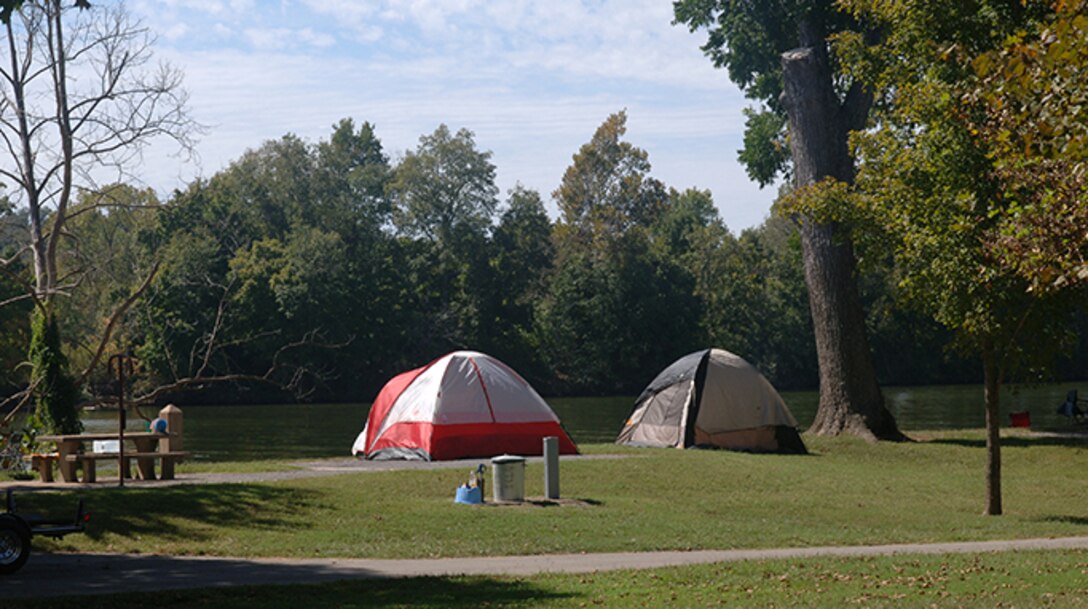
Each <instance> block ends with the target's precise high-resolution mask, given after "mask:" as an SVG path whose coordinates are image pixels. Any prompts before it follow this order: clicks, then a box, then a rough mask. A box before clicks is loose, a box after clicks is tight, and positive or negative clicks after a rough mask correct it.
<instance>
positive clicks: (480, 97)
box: [129, 0, 775, 231]
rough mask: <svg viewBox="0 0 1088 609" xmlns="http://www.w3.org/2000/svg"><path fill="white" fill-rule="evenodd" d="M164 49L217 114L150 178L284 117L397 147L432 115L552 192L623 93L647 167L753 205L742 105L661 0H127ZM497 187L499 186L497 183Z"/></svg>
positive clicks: (232, 147)
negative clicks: (348, 127)
mask: <svg viewBox="0 0 1088 609" xmlns="http://www.w3.org/2000/svg"><path fill="white" fill-rule="evenodd" d="M129 8H130V11H131V12H132V13H134V14H135V15H137V16H139V17H140V18H142V19H143V20H144V22H145V23H146V24H147V25H148V26H149V27H150V28H151V29H152V30H153V31H155V32H156V33H157V34H158V36H159V40H158V43H157V45H156V56H157V57H158V58H160V59H164V60H166V61H168V62H170V63H171V64H173V65H175V66H176V67H179V68H181V69H182V70H183V71H184V72H185V76H186V77H185V86H186V88H187V89H188V91H189V94H190V101H191V107H192V111H193V114H194V117H195V118H196V119H197V120H198V121H200V122H201V123H203V124H205V125H207V126H208V127H209V130H208V133H207V134H206V135H204V136H203V137H202V138H201V141H200V143H199V145H198V148H197V150H198V153H199V162H196V163H193V162H184V163H183V162H181V161H179V159H178V158H176V157H175V156H172V155H171V154H170V153H171V152H173V150H171V149H169V147H168V146H167V145H165V143H163V144H156V145H155V146H153V147H152V148H151V149H150V150H149V151H148V152H147V154H146V155H145V164H144V168H143V169H144V171H143V172H142V173H143V175H144V176H146V177H145V179H146V181H147V182H148V184H149V185H151V186H153V187H155V188H157V189H159V190H160V191H168V190H170V189H172V188H175V187H177V186H179V185H181V184H183V183H184V182H186V181H188V180H190V179H192V178H193V177H196V176H201V175H202V176H209V175H211V174H213V173H215V172H216V171H218V170H219V169H221V168H223V167H224V166H226V165H227V164H228V163H230V162H231V161H232V160H234V159H235V158H237V157H238V156H239V155H240V154H242V153H243V152H244V151H245V150H246V149H248V148H255V147H257V146H259V145H260V144H261V143H262V142H263V141H266V140H269V139H274V138H278V137H280V136H282V135H284V134H285V133H289V132H290V133H294V134H296V135H298V136H301V137H303V138H305V139H307V140H309V141H311V142H316V141H318V140H320V139H323V138H325V137H327V136H328V135H329V133H330V132H331V127H332V125H333V124H334V123H336V122H337V121H339V120H340V119H341V118H345V117H351V118H354V119H355V120H356V122H362V121H370V122H371V123H373V124H374V125H375V127H376V131H377V134H378V136H379V138H381V140H382V143H383V145H384V147H385V150H386V152H387V153H388V154H389V155H390V157H392V158H393V159H394V160H395V159H396V158H397V157H398V156H399V155H402V154H403V153H404V151H406V150H410V149H414V148H415V147H416V145H417V144H418V140H419V137H420V136H421V135H424V134H429V133H431V132H432V131H434V129H435V128H436V127H437V126H438V125H439V124H441V123H445V124H446V125H448V126H449V127H450V128H451V129H454V130H456V129H460V128H462V127H464V128H468V129H469V130H471V131H473V132H474V133H475V134H476V143H477V146H478V147H479V148H480V149H481V150H490V151H491V152H492V153H493V154H494V156H493V157H492V161H493V162H494V163H495V165H496V166H497V168H498V177H497V181H498V186H499V187H500V189H501V190H502V192H503V193H505V192H506V191H507V190H509V189H510V188H511V187H513V186H514V184H516V183H518V182H520V183H522V184H523V185H525V186H527V187H529V188H533V189H536V190H538V191H539V192H540V193H541V194H542V195H543V196H544V198H545V200H546V201H548V204H549V209H550V210H551V211H552V213H553V214H554V212H555V207H554V204H553V203H552V202H551V197H550V194H551V192H552V191H553V190H554V189H555V188H556V186H558V184H559V181H560V179H561V177H562V175H563V171H564V170H565V169H566V167H567V166H568V165H569V164H570V162H571V155H573V154H574V153H575V152H576V151H577V150H578V148H579V147H580V146H581V145H582V144H583V143H585V142H586V141H588V140H589V138H590V137H591V136H592V134H593V131H594V130H595V129H596V127H597V126H598V125H599V124H600V123H601V122H602V121H603V120H604V119H605V118H606V117H607V116H608V115H609V114H611V113H613V112H616V111H619V110H622V109H626V110H627V115H628V121H627V125H628V133H627V139H628V140H629V141H631V142H632V143H633V144H635V145H636V146H639V147H640V148H643V149H645V150H646V151H647V152H648V153H649V156H650V162H651V163H652V165H653V171H652V174H653V175H654V177H656V178H658V179H660V180H662V181H664V182H665V183H666V184H668V185H669V186H672V187H675V188H678V189H683V188H689V187H695V188H700V189H709V190H710V191H711V192H712V193H713V195H714V200H715V202H716V203H717V205H718V208H719V209H720V211H721V215H722V218H723V219H724V220H725V222H726V224H727V225H728V226H729V227H730V228H731V229H733V230H734V231H739V230H741V229H743V228H747V227H750V226H754V225H757V224H759V223H761V222H762V221H763V219H764V218H765V217H766V215H767V213H768V210H769V208H770V203H771V201H772V199H773V198H774V193H775V189H774V187H769V188H766V189H763V190H760V189H759V188H758V186H757V185H756V184H754V183H752V182H750V181H749V180H748V179H747V176H746V175H745V173H744V170H743V168H742V167H741V166H740V165H739V163H738V162H737V160H736V156H737V152H736V151H737V150H738V149H739V148H740V147H741V137H742V133H743V116H742V115H741V110H742V108H744V107H745V106H747V105H750V103H749V101H748V100H745V99H744V97H743V96H742V94H741V93H740V92H739V91H738V90H737V89H736V87H735V86H733V85H732V84H731V83H730V82H729V79H728V78H727V76H726V74H725V73H724V71H721V70H715V69H714V68H713V66H711V64H710V61H709V60H708V59H707V58H706V57H704V56H703V55H702V53H701V51H700V50H699V45H700V44H701V43H702V41H703V38H704V36H703V34H702V33H697V34H691V33H689V32H688V31H687V30H686V29H685V28H684V27H678V26H674V25H672V24H671V20H672V13H671V10H672V3H671V2H670V1H669V0H540V1H537V0H357V1H351V0H291V1H288V0H284V1H257V0H131V1H130V2H129ZM504 196H505V194H504Z"/></svg>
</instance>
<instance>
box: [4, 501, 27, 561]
mask: <svg viewBox="0 0 1088 609" xmlns="http://www.w3.org/2000/svg"><path fill="white" fill-rule="evenodd" d="M29 558H30V528H29V527H27V526H26V523H25V522H23V521H22V520H21V519H19V518H16V517H15V516H12V515H11V514H0V575H6V574H8V573H15V572H16V571H18V570H19V569H22V568H23V565H25V564H26V561H27V559H29Z"/></svg>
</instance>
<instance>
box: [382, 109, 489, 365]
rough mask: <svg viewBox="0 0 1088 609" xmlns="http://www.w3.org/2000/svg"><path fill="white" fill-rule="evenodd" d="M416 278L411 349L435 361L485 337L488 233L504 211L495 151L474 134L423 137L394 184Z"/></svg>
mask: <svg viewBox="0 0 1088 609" xmlns="http://www.w3.org/2000/svg"><path fill="white" fill-rule="evenodd" d="M387 192H388V193H389V195H390V197H391V198H392V202H393V221H394V223H395V225H396V227H397V229H398V232H399V234H400V235H401V237H402V242H401V243H402V245H403V246H404V247H403V256H404V258H403V264H404V266H405V269H406V271H407V273H408V275H409V277H411V279H412V281H411V282H410V286H409V287H408V289H406V290H404V291H402V293H401V298H402V299H403V300H404V301H406V302H407V303H408V307H407V308H408V310H409V311H410V315H411V317H412V318H413V320H414V321H413V323H412V324H411V328H412V329H413V332H412V335H411V336H410V337H406V338H407V343H406V344H404V346H405V347H406V348H408V350H409V352H412V353H415V354H417V357H420V356H424V355H425V356H426V357H428V358H430V357H435V356H437V355H440V354H442V353H443V352H445V351H449V350H450V349H454V348H468V347H471V346H472V345H474V344H478V341H479V340H481V337H482V332H484V330H483V324H484V323H485V322H486V319H487V317H486V312H485V308H486V307H487V303H486V302H485V299H486V298H487V295H488V294H489V292H490V291H491V287H492V283H493V277H492V275H493V272H492V269H491V267H490V265H489V263H488V261H489V257H490V252H489V243H488V230H489V229H490V228H491V225H492V222H493V221H494V216H495V211H496V208H497V206H498V188H497V187H496V186H495V166H494V165H493V164H492V163H491V153H490V152H486V151H480V150H477V148H476V142H475V139H474V136H473V134H472V132H471V131H468V130H467V129H460V130H458V131H457V133H451V132H450V130H449V128H448V127H446V126H445V125H440V126H439V127H438V128H437V129H435V131H434V133H432V134H431V135H426V136H423V137H421V138H420V140H419V146H418V147H417V148H416V150H415V151H412V152H409V153H407V154H406V155H405V157H404V158H403V159H402V160H401V162H400V163H399V164H397V166H396V167H395V168H394V170H393V177H392V179H391V180H390V182H389V184H388V186H387Z"/></svg>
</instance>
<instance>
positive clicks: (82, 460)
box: [37, 431, 189, 482]
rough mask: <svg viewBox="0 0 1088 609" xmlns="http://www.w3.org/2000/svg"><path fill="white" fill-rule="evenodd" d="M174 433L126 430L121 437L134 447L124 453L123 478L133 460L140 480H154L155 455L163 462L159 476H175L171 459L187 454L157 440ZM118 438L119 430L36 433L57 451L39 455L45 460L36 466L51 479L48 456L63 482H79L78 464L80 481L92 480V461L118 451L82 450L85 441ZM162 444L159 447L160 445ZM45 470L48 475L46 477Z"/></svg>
mask: <svg viewBox="0 0 1088 609" xmlns="http://www.w3.org/2000/svg"><path fill="white" fill-rule="evenodd" d="M174 435H176V434H174V433H171V432H167V433H156V432H150V431H142V432H141V431H132V432H125V434H124V440H125V441H126V442H132V444H133V445H134V447H135V450H133V451H129V450H126V451H125V453H124V461H125V462H124V463H123V464H122V466H121V468H120V470H121V471H120V472H119V474H118V475H120V476H124V477H126V478H129V477H131V472H130V469H129V463H130V461H131V460H135V461H136V470H137V473H138V475H139V477H140V479H142V480H154V479H155V460H156V459H158V460H160V461H161V462H162V470H161V475H160V478H161V479H162V480H171V479H173V477H174V463H175V462H176V461H178V460H181V459H183V458H185V457H187V456H188V455H189V453H186V452H182V451H174V450H169V443H166V442H164V443H162V444H160V443H159V441H160V440H166V439H169V438H171V437H172V436H174ZM120 439H121V436H120V434H118V433H117V432H113V433H85V434H69V435H51V436H38V437H37V440H38V441H39V442H54V443H56V445H57V452H56V453H55V454H53V455H40V457H41V458H43V459H44V464H43V465H42V467H41V468H40V469H39V472H41V476H42V481H43V482H49V481H51V479H52V464H51V463H49V462H48V461H49V460H52V459H55V460H56V461H57V469H58V470H59V471H60V476H61V478H62V479H63V480H64V481H65V482H78V481H79V480H78V479H77V477H76V470H77V467H76V466H77V465H82V468H83V482H94V481H95V478H96V475H95V464H96V463H97V462H98V461H101V460H110V459H112V460H114V461H117V460H118V459H120V457H121V456H120V454H119V453H117V452H94V451H90V452H88V451H87V450H85V444H86V443H88V442H95V441H108V440H114V441H119V440H120ZM160 447H161V449H160ZM46 470H48V472H49V475H48V478H49V479H47V477H46V473H45V472H46Z"/></svg>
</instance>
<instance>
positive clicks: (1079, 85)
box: [967, 0, 1088, 291]
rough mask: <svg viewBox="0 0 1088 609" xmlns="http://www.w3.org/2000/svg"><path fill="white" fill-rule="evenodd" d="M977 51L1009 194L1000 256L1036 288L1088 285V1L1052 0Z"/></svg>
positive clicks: (983, 96)
mask: <svg viewBox="0 0 1088 609" xmlns="http://www.w3.org/2000/svg"><path fill="white" fill-rule="evenodd" d="M1031 4H1033V5H1035V6H1040V5H1041V6H1052V7H1053V13H1052V14H1050V15H1047V16H1046V17H1045V18H1042V19H1038V20H1035V21H1034V22H1025V23H1021V24H1018V25H1019V27H1018V29H1017V30H1016V31H1015V32H1014V33H1012V34H1011V35H1010V36H1009V37H1008V38H1007V39H1006V40H1005V42H1004V44H1002V46H1001V47H1000V48H998V49H994V50H992V51H989V52H987V53H983V54H980V55H978V56H977V57H976V58H975V59H974V60H973V61H972V67H973V68H974V70H975V72H976V74H977V75H978V77H979V78H978V80H977V84H975V86H974V88H973V90H971V91H969V92H968V94H967V95H968V98H969V99H970V101H971V102H973V104H975V105H976V107H978V108H979V109H980V111H981V116H980V117H979V118H978V120H977V121H976V122H975V124H974V128H975V129H976V131H977V132H978V136H979V137H980V138H983V139H984V140H985V141H986V145H987V151H988V154H989V155H990V158H992V159H993V163H994V178H995V180H996V181H997V183H998V188H999V189H1000V190H1001V192H1002V196H1003V197H1004V198H1005V199H1007V200H1008V205H1007V208H1006V209H1005V210H1004V211H1003V216H1002V222H1001V227H1000V229H999V230H998V231H997V232H998V235H997V239H996V240H995V242H994V244H993V251H994V255H996V256H998V257H999V258H1000V259H1001V260H1002V262H1003V263H1004V264H1006V265H1008V266H1010V267H1013V268H1015V269H1016V270H1017V272H1018V273H1019V274H1020V275H1021V276H1023V277H1024V278H1025V279H1027V280H1029V281H1031V283H1032V289H1034V290H1044V291H1045V290H1060V289H1065V288H1068V287H1069V286H1070V285H1073V284H1082V285H1083V284H1088V234H1086V233H1085V229H1084V227H1085V226H1088V194H1086V193H1088V85H1086V84H1085V82H1084V81H1085V79H1084V77H1083V75H1084V72H1085V70H1088V14H1086V13H1088V3H1085V2H1084V1H1083V0H1076V1H1063V2H1053V3H1043V2H1034V3H1031Z"/></svg>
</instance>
